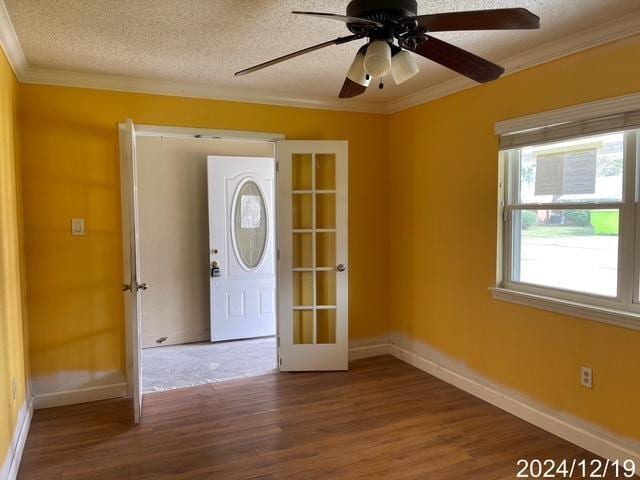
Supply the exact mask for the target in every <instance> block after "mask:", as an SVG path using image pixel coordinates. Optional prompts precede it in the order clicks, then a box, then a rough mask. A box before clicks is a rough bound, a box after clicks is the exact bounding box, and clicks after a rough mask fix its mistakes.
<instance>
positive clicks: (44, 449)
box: [20, 356, 595, 480]
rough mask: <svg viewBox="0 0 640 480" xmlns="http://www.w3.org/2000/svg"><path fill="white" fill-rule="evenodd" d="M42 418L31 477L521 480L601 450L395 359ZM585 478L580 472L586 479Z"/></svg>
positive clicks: (24, 474) (36, 424)
mask: <svg viewBox="0 0 640 480" xmlns="http://www.w3.org/2000/svg"><path fill="white" fill-rule="evenodd" d="M131 416H132V414H131V408H130V401H127V400H108V401H104V402H98V403H93V404H85V405H76V406H69V407H60V408H54V409H48V410H40V411H37V412H36V413H35V416H34V419H33V422H32V424H31V431H30V433H29V437H28V440H27V445H26V450H25V453H24V457H23V462H22V467H21V470H20V478H21V479H65V480H66V479H93V480H95V479H114V480H123V479H129V478H131V479H224V480H227V479H249V478H250V479H262V480H265V479H283V478H287V479H294V478H295V479H316V478H318V479H320V478H321V479H331V480H334V479H355V478H363V479H371V478H385V479H427V478H428V479H430V480H436V479H455V480H459V479H487V480H498V479H512V478H515V474H516V472H517V467H516V461H517V460H518V459H520V458H527V459H532V458H539V459H546V458H552V459H556V460H560V459H563V458H568V459H573V458H578V459H583V458H586V459H592V458H595V457H594V456H593V455H591V454H589V453H587V452H585V451H584V450H582V449H580V448H578V447H576V446H574V445H571V444H570V443H567V442H565V441H563V440H561V439H559V438H557V437H555V436H553V435H551V434H549V433H547V432H544V431H543V430H540V429H538V428H536V427H534V426H532V425H530V424H528V423H526V422H524V421H521V420H519V419H518V418H516V417H513V416H511V415H509V414H508V413H505V412H503V411H502V410H499V409H498V408H495V407H493V406H491V405H489V404H487V403H485V402H483V401H481V400H478V399H477V398H475V397H472V396H471V395H469V394H467V393H465V392H463V391H461V390H458V389H456V388H455V387H452V386H450V385H448V384H447V383H444V382H442V381H440V380H438V379H436V378H434V377H432V376H430V375H427V374H425V373H423V372H421V371H420V370H417V369H416V368H414V367H411V366H410V365H407V364H405V363H403V362H401V361H399V360H397V359H395V358H393V357H389V356H385V357H377V358H371V359H366V360H360V361H357V362H354V363H352V365H351V370H350V371H349V372H344V373H295V374H270V375H264V376H261V377H254V378H252V379H243V380H233V381H229V382H224V383H219V384H215V385H206V386H202V387H195V388H187V389H183V390H175V391H172V392H165V393H155V394H150V395H146V396H145V397H144V418H143V421H142V424H141V425H139V426H134V425H132V423H131ZM576 478H578V477H576Z"/></svg>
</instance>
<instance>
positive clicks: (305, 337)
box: [119, 120, 349, 423]
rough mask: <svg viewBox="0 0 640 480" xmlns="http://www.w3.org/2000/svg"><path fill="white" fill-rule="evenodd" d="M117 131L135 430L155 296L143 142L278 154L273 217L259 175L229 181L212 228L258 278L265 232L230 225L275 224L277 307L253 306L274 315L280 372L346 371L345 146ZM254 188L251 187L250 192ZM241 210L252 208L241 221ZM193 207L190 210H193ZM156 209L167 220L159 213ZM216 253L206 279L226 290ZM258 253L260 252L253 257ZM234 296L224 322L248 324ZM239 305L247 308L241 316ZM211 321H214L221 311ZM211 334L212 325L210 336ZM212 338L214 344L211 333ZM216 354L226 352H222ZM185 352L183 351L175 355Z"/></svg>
mask: <svg viewBox="0 0 640 480" xmlns="http://www.w3.org/2000/svg"><path fill="white" fill-rule="evenodd" d="M119 129H120V162H121V168H120V172H121V185H122V190H121V191H122V218H123V222H122V234H123V284H122V290H123V292H124V293H125V299H124V307H125V308H124V313H125V327H126V334H127V336H126V342H127V345H126V350H127V378H128V383H129V393H130V394H131V397H132V400H133V407H134V409H133V411H134V420H135V422H136V423H138V422H139V421H140V419H141V416H142V410H143V408H142V407H143V401H142V399H143V394H144V390H145V387H144V383H143V380H144V377H143V372H142V365H143V361H142V355H143V351H144V348H143V347H144V345H143V344H144V339H143V327H142V317H143V314H142V312H143V297H144V296H146V295H148V294H149V292H150V291H151V290H152V288H153V287H152V286H151V285H150V284H149V283H148V279H146V278H144V277H143V273H144V272H143V267H142V262H141V259H142V257H143V252H142V243H143V242H142V241H141V235H140V232H141V226H140V218H141V211H140V179H139V176H140V172H139V170H140V166H139V161H138V157H139V148H138V143H139V142H141V141H142V142H144V138H145V137H161V138H162V137H166V138H182V139H191V140H194V139H197V140H201V139H211V140H233V141H241V142H270V143H271V145H272V147H275V151H276V154H275V155H272V157H271V160H272V161H273V160H275V166H276V168H275V171H276V173H275V176H274V180H273V185H274V187H273V200H272V205H271V207H269V205H268V203H267V201H265V200H266V192H267V190H268V188H266V187H265V183H264V182H262V180H261V179H260V175H256V172H252V173H251V175H249V176H247V175H244V176H239V175H237V174H236V175H235V176H234V175H231V179H232V180H233V181H236V182H237V183H236V184H235V186H233V185H232V187H233V188H227V186H225V188H223V189H221V190H220V191H221V192H223V191H224V192H225V193H224V194H223V198H227V199H230V201H229V202H228V206H227V207H225V213H224V214H223V216H224V217H225V218H224V219H223V221H222V223H219V222H214V225H219V224H224V223H226V224H227V231H226V233H225V235H227V236H226V237H225V238H226V240H225V242H229V240H228V239H229V238H230V237H229V235H231V236H233V235H236V236H237V237H238V241H235V240H234V239H233V237H231V242H230V245H231V247H228V248H227V249H226V251H227V252H231V251H232V249H233V252H234V254H235V255H236V256H237V257H240V260H239V262H240V266H241V267H242V268H244V270H245V273H250V272H254V273H256V272H255V271H254V270H255V269H257V268H258V267H259V266H260V265H264V263H263V262H264V259H265V258H266V253H265V252H266V250H264V249H262V247H261V245H266V242H268V240H265V238H270V237H269V233H268V232H269V231H268V227H266V230H265V231H262V233H260V232H255V233H256V234H257V235H253V236H252V235H249V236H248V238H247V235H246V234H247V232H238V231H236V232H235V233H234V232H232V230H233V229H232V228H231V225H232V224H233V223H234V222H235V221H236V220H237V221H238V222H240V228H242V222H246V224H245V225H246V226H247V228H249V229H255V230H260V228H259V222H257V221H256V218H263V216H264V218H270V220H269V221H270V222H273V223H274V226H273V227H272V228H271V231H272V232H273V235H274V240H273V248H275V252H274V251H273V250H271V255H272V256H273V257H275V265H276V266H277V268H275V267H274V269H275V271H276V278H277V283H276V285H277V289H276V291H275V293H274V295H273V301H274V303H275V305H273V306H271V301H270V300H269V299H268V296H264V295H263V297H264V298H265V299H266V300H265V301H260V302H258V301H256V304H257V305H259V308H261V309H262V310H263V311H264V312H263V313H267V311H268V310H275V319H276V332H277V333H276V335H277V336H276V340H275V342H276V343H275V345H276V352H277V367H278V369H279V370H280V371H322V370H347V369H348V323H349V318H348V275H349V273H348V272H349V269H348V219H347V217H348V215H347V212H348V181H347V177H348V144H347V142H346V141H331V140H322V141H320V140H318V141H304V140H297V141H289V140H283V136H282V135H278V134H270V133H256V132H240V131H228V130H206V129H190V128H181V127H163V126H153V125H151V126H149V125H134V123H133V122H132V121H131V120H127V121H126V123H123V124H120V126H119ZM205 153H206V155H207V157H211V155H209V153H210V152H205ZM227 156H228V155H227ZM236 157H237V156H236ZM274 157H275V159H274ZM243 158H247V157H243ZM245 173H247V172H245ZM152 177H153V180H152V182H153V184H154V185H156V186H157V184H162V182H160V181H159V180H158V178H157V176H156V175H152ZM201 177H202V176H201ZM241 177H242V178H241ZM202 178H204V177H202ZM207 178H208V177H207ZM193 181H196V180H193ZM250 181H253V183H254V184H255V185H251V184H250ZM261 184H262V186H261ZM186 185H187V189H190V188H192V187H190V186H189V185H190V184H189V183H187V184H186ZM256 189H257V190H256ZM232 192H233V193H232ZM276 192H277V198H276ZM257 193H260V194H262V195H263V198H262V200H263V203H264V205H262V203H261V202H260V199H256V198H249V199H247V200H243V196H247V197H256V196H258V197H259V195H256V194H257ZM157 198H158V197H157V196H156V197H152V200H153V201H154V202H155V201H156V200H157ZM170 198H171V197H170V196H169V199H170ZM238 202H240V204H238ZM242 202H245V203H246V204H245V208H244V211H243V208H242ZM238 205H240V206H238ZM191 206H192V208H193V204H191ZM167 208H169V207H167ZM234 208H235V209H236V210H237V211H238V212H239V213H234V214H233V216H232V212H234V211H235V210H234ZM154 209H155V210H162V209H161V208H158V206H157V205H155V203H154ZM268 209H270V210H271V211H272V215H271V216H270V217H268V216H267V214H266V212H267V211H268ZM258 212H260V213H258ZM178 217H179V216H174V217H173V218H172V219H170V220H169V221H167V222H165V223H166V224H168V225H171V224H172V223H175V222H176V218H178ZM176 231H177V232H179V233H180V235H178V236H177V239H178V240H181V239H184V235H182V233H183V230H181V229H176ZM163 236H164V233H163V232H160V234H159V235H155V236H154V235H152V236H151V237H150V239H151V240H152V241H159V240H161V237H163ZM241 236H244V237H245V238H244V240H242V239H241V238H240V237H241ZM260 239H262V240H260ZM242 242H245V245H244V246H242V245H241V243H242ZM246 242H249V247H250V248H249V250H247V248H246V247H247V245H246ZM256 242H257V243H256ZM172 245H173V244H171V245H169V247H167V248H165V249H164V250H162V249H161V251H160V253H159V254H158V255H159V256H160V257H158V256H155V257H153V258H151V260H150V262H151V265H152V264H153V262H154V261H155V260H154V259H156V258H161V257H162V255H165V254H166V252H167V251H168V249H169V248H171V247H172ZM218 245H220V243H219V242H218V241H216V242H210V243H209V252H208V254H209V255H210V257H209V262H207V264H206V268H207V274H208V278H209V279H213V280H215V279H216V278H223V279H225V280H230V278H225V276H224V273H225V272H228V271H230V268H231V267H230V266H232V265H233V262H231V263H230V262H229V255H227V256H226V257H225V256H223V257H220V256H219V253H220V251H219V250H220V249H219V247H218ZM256 245H258V246H259V248H257V249H255V248H254V247H255V246H256ZM254 250H255V251H254ZM256 252H257V253H256ZM221 262H224V265H225V266H226V267H225V266H222V265H221ZM196 270H197V268H194V269H191V270H189V269H187V274H186V275H185V276H183V277H180V278H186V279H189V278H192V277H193V278H195V277H194V272H195V271H196ZM172 273H173V272H171V271H169V272H165V274H164V275H163V277H164V279H165V280H168V281H169V282H170V283H169V285H173V284H175V283H176V282H175V281H173V280H172V276H171V274H172ZM177 277H178V275H176V278H177ZM228 277H230V276H228ZM143 278H144V280H143ZM254 280H256V279H254ZM229 285H230V284H229ZM229 285H227V286H229ZM260 290H264V291H267V290H268V289H265V288H264V286H262V287H260V288H259V289H257V290H256V291H258V293H259V294H261V295H262V293H260ZM187 291H188V292H190V291H189V290H187ZM230 292H231V291H230V290H228V291H227V294H225V296H224V299H222V300H220V302H221V303H220V304H221V305H222V304H224V305H225V308H226V311H227V314H228V317H232V316H237V317H242V316H243V311H242V308H248V307H245V306H244V305H246V304H247V303H246V302H244V303H243V302H239V301H238V300H237V298H236V300H233V299H232V298H231V297H232V295H230V294H229V293H230ZM245 295H248V293H246V294H245ZM214 301H215V300H214ZM241 305H243V306H242V308H241V307H240V306H241ZM267 307H268V308H267ZM210 311H211V312H212V313H213V314H214V315H215V313H216V310H215V305H214V308H212V309H210ZM269 313H270V312H269ZM232 314H233V315H232ZM236 314H237V315H236ZM215 325H216V323H215V321H214V322H213V326H214V327H215ZM209 334H211V326H210V330H209ZM164 336H166V335H163V337H164ZM163 337H159V338H158V339H157V340H159V341H160V343H161V344H162V343H164V344H165V345H166V343H165V342H167V341H168V340H169V337H168V336H166V337H167V338H163ZM214 340H215V338H214ZM243 341H249V340H243ZM272 341H273V340H272ZM203 343H204V342H203ZM217 344H218V345H221V343H217ZM272 345H273V344H272ZM179 347H180V345H178V346H177V348H179ZM165 348H171V347H165ZM187 356H190V357H192V356H195V355H187ZM170 363H174V362H170ZM197 363H198V365H201V364H203V363H204V364H205V365H206V363H207V362H206V360H204V361H198V362H197Z"/></svg>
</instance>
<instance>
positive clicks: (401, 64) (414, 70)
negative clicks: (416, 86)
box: [391, 50, 420, 85]
mask: <svg viewBox="0 0 640 480" xmlns="http://www.w3.org/2000/svg"><path fill="white" fill-rule="evenodd" d="M419 71H420V68H419V67H418V64H417V63H416V61H415V60H414V58H413V57H412V56H411V54H410V53H409V52H407V51H406V50H402V51H401V52H398V53H397V54H396V55H394V56H393V58H392V59H391V75H393V79H394V80H395V82H396V85H400V84H401V83H404V82H406V81H407V80H409V79H410V78H412V77H414V76H415V75H417V74H418V72H419Z"/></svg>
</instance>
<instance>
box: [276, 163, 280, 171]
mask: <svg viewBox="0 0 640 480" xmlns="http://www.w3.org/2000/svg"><path fill="white" fill-rule="evenodd" d="M279 171H280V162H276V173H278V172H279Z"/></svg>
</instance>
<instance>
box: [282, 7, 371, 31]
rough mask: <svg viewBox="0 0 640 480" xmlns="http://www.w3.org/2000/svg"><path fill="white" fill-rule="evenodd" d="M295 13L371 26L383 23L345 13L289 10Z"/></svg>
mask: <svg viewBox="0 0 640 480" xmlns="http://www.w3.org/2000/svg"><path fill="white" fill-rule="evenodd" d="M291 13H293V14H295V15H308V16H310V17H319V18H326V19H329V20H338V21H339V22H345V23H355V24H358V25H371V26H372V27H384V25H383V24H382V23H380V22H376V21H373V20H367V19H366V18H359V17H348V16H346V15H337V14H335V13H321V12H301V11H298V10H296V11H293V12H291Z"/></svg>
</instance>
